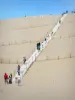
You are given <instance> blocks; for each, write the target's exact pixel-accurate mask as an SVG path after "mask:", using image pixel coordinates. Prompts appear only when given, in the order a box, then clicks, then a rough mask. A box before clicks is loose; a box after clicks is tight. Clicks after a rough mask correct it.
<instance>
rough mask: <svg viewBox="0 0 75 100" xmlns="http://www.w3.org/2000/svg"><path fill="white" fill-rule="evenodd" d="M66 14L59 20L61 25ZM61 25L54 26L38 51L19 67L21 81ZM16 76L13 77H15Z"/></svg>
mask: <svg viewBox="0 0 75 100" xmlns="http://www.w3.org/2000/svg"><path fill="white" fill-rule="evenodd" d="M66 15H67V14H64V15H63V16H62V17H61V18H60V19H59V20H61V23H62V22H63V20H64V18H65V17H66ZM61 23H59V21H58V22H57V24H56V25H55V26H54V28H53V30H52V31H51V32H50V33H49V34H48V36H47V37H46V41H45V40H44V41H43V42H42V43H41V46H40V51H38V50H37V48H36V49H35V50H34V52H33V53H32V55H31V56H30V58H29V59H28V60H27V61H26V64H24V65H23V66H22V67H21V70H20V72H21V75H20V76H21V79H22V78H23V76H24V74H25V73H26V71H27V69H28V68H29V67H30V65H31V64H32V63H33V62H35V60H36V58H37V57H38V56H39V54H40V53H41V52H42V50H43V49H44V48H45V47H46V46H47V43H48V42H49V41H50V40H51V38H52V36H53V35H54V34H55V33H56V31H57V30H58V28H59V27H60V25H61ZM17 76H18V74H16V75H15V77H17ZM15 77H14V78H13V82H14V81H15Z"/></svg>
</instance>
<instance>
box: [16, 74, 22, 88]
mask: <svg viewBox="0 0 75 100" xmlns="http://www.w3.org/2000/svg"><path fill="white" fill-rule="evenodd" d="M17 78H18V86H19V85H20V83H21V76H20V75H18V77H17Z"/></svg>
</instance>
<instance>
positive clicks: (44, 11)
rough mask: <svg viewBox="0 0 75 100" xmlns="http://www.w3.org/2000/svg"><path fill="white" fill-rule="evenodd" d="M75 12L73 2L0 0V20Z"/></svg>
mask: <svg viewBox="0 0 75 100" xmlns="http://www.w3.org/2000/svg"><path fill="white" fill-rule="evenodd" d="M66 10H67V11H69V12H71V11H72V10H75V1H74V0H70V1H68V0H66V1H65V0H62V1H61V0H0V20H6V19H13V18H23V17H24V16H25V15H26V16H43V15H50V14H52V15H60V14H62V13H63V12H65V11H66Z"/></svg>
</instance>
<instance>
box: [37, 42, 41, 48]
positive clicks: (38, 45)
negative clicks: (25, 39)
mask: <svg viewBox="0 0 75 100" xmlns="http://www.w3.org/2000/svg"><path fill="white" fill-rule="evenodd" d="M40 45H41V44H40V42H39V43H37V50H40Z"/></svg>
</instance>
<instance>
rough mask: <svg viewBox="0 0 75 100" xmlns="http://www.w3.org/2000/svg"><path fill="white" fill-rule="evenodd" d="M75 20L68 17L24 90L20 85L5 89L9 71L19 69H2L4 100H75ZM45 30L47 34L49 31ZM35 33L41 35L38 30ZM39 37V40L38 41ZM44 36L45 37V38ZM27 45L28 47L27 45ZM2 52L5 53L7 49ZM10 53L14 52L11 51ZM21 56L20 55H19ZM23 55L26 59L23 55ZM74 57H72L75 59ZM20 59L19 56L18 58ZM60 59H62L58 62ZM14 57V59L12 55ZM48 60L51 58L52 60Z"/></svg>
mask: <svg viewBox="0 0 75 100" xmlns="http://www.w3.org/2000/svg"><path fill="white" fill-rule="evenodd" d="M56 19H57V18H56ZM17 20H18V19H17ZM38 20H39V19H38ZM44 20H45V19H44ZM46 20H47V19H46ZM48 20H49V19H48ZM74 20H75V14H68V16H67V17H66V19H65V20H64V22H63V23H62V25H61V27H60V29H59V30H58V32H57V33H56V34H55V36H54V37H53V39H52V40H51V42H50V43H49V44H48V46H47V47H46V48H45V50H44V51H43V52H42V53H41V54H40V56H39V57H38V59H37V61H36V62H35V63H34V64H33V65H32V67H31V68H30V69H29V70H28V72H27V73H26V75H25V76H24V78H23V81H22V83H21V86H18V85H17V84H16V85H14V84H12V85H7V86H5V85H4V83H3V73H4V72H5V71H7V70H8V71H9V72H11V71H12V70H14V69H15V68H16V65H15V64H13V65H12V64H10V65H9V64H8V65H6V64H5V65H4V64H1V65H0V67H1V70H0V83H1V92H0V98H1V100H5V99H7V100H13V99H14V100H25V99H26V100H38V99H39V100H75V78H74V76H75V67H74V66H75V58H74V57H73V56H74V55H75V47H74V41H75V38H74V34H75V33H74V32H75V29H74V25H75V22H74ZM9 21H10V20H9ZM6 22H7V21H6ZM20 22H21V21H20ZM42 22H43V21H42ZM51 23H52V22H51ZM3 25H4V24H3ZM43 29H44V30H45V27H44V28H43ZM18 31H19V30H18ZM28 31H29V29H28ZM33 31H34V30H33ZM35 31H36V32H37V33H38V30H37V28H36V30H35ZM19 32H20V31H19ZM28 33H29V32H28ZM31 33H33V32H31ZM2 34H3V33H2ZM40 34H41V31H40V32H39V33H38V36H40ZM15 35H16V34H15ZM15 35H14V36H15ZM19 36H20V35H19ZM25 36H27V35H25ZM38 36H36V37H37V38H38ZM43 36H44V34H43V33H42V37H43ZM60 36H61V37H60ZM16 37H17V36H16ZM30 37H31V38H32V40H34V39H35V38H36V37H35V35H31V36H30ZM9 38H10V37H9ZM17 39H18V38H17ZM19 39H20V38H19ZM12 40H13V38H12ZM21 40H22V38H21ZM21 40H20V41H21ZM27 40H28V39H27ZM29 40H30V38H29ZM32 44H33V43H31V45H32ZM25 45H27V43H26V44H25ZM0 48H1V49H2V48H3V47H0ZM4 48H7V49H8V47H5V46H4ZM15 48H16V47H15ZM26 48H27V47H26ZM7 51H8V50H7ZM10 52H13V51H11V50H10ZM21 52H22V51H21ZM29 52H31V49H29ZM18 53H19V54H20V52H19V51H18ZM5 54H6V53H5ZM15 54H16V50H15ZM28 54H29V53H28ZM8 55H9V52H8ZM20 55H22V53H21V54H20ZM70 55H71V56H72V57H71V58H70ZM15 56H16V55H15ZM18 56H19V55H18V54H17V57H18ZM58 56H59V57H60V58H62V59H59V60H58V59H57V58H58ZM10 57H11V58H12V54H11V53H10ZM46 58H48V60H47V59H46ZM13 66H14V67H13ZM4 67H5V68H7V70H5V68H4Z"/></svg>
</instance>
